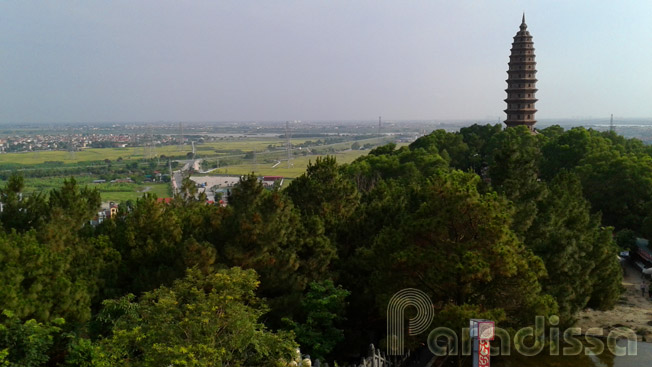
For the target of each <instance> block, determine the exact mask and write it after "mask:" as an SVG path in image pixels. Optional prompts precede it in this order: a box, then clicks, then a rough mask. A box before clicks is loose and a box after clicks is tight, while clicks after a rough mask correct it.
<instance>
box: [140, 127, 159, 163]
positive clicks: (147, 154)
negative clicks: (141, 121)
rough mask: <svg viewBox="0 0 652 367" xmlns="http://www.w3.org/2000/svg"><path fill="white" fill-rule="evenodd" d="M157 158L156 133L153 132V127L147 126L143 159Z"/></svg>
mask: <svg viewBox="0 0 652 367" xmlns="http://www.w3.org/2000/svg"><path fill="white" fill-rule="evenodd" d="M155 156H156V146H155V145H154V133H153V132H152V125H149V126H147V132H146V133H145V143H144V144H143V157H144V158H145V159H152V158H154V157H155Z"/></svg>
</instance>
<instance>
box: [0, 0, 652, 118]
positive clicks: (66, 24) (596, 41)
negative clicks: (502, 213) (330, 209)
mask: <svg viewBox="0 0 652 367" xmlns="http://www.w3.org/2000/svg"><path fill="white" fill-rule="evenodd" d="M523 12H525V14H526V23H527V25H528V30H529V31H530V32H531V34H532V36H533V37H534V39H533V40H534V47H535V49H536V61H537V69H538V73H537V78H538V79H539V82H538V83H537V87H538V88H539V92H538V93H537V97H538V98H539V102H538V103H537V105H536V107H537V108H538V110H539V112H538V113H537V118H538V119H555V118H559V119H561V118H590V117H595V118H606V117H608V116H609V115H610V114H614V116H618V117H624V118H625V117H628V118H648V117H650V118H652V2H651V1H634V0H623V1H613V0H610V1H601V0H590V1H589V0H572V1H570V0H564V1H557V0H540V1H516V0H474V1H471V0H393V1H389V0H283V1H281V0H258V1H250V0H229V1H227V0H212V1H200V0H193V1H178V0H175V1H168V0H151V1H150V0H136V1H134V0H126V1H121V0H111V1H108V0H105V1H100V0H83V1H72V0H70V1H29V0H21V1H6V2H1V3H0V123H3V124H10V123H24V122H47V123H55V122H136V121H141V122H158V121H166V122H174V121H188V122H202V121H285V120H313V121H314V120H320V121H325V120H375V119H377V118H378V116H383V120H466V119H478V120H483V119H484V120H490V121H497V120H498V119H499V118H501V119H504V113H503V112H502V111H503V110H504V109H505V102H504V101H503V99H505V97H506V94H505V91H504V89H505V88H506V86H507V84H506V82H505V79H506V77H507V73H506V70H507V62H508V61H509V49H510V47H511V42H512V41H513V37H514V35H515V34H516V32H517V31H518V27H519V25H520V22H521V15H522V13H523Z"/></svg>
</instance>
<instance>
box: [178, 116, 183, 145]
mask: <svg viewBox="0 0 652 367" xmlns="http://www.w3.org/2000/svg"><path fill="white" fill-rule="evenodd" d="M178 150H179V151H182V150H183V122H180V123H179V148H178Z"/></svg>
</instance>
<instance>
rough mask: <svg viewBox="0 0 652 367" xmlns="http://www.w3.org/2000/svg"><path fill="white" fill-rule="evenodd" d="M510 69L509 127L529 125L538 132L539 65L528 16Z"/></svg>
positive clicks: (520, 33) (519, 34) (511, 59)
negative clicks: (536, 115) (536, 127)
mask: <svg viewBox="0 0 652 367" xmlns="http://www.w3.org/2000/svg"><path fill="white" fill-rule="evenodd" d="M508 65H509V69H508V70H507V80H506V82H507V89H505V92H507V99H505V102H506V103H507V109H506V110H505V113H506V114H507V119H506V120H505V124H506V125H507V126H508V127H512V126H518V125H525V126H527V127H528V128H529V129H530V130H534V124H535V123H536V122H537V120H535V119H534V114H535V113H536V112H537V110H536V109H535V107H534V104H535V103H536V102H537V99H536V97H535V94H536V92H537V90H538V89H537V88H536V83H537V79H536V73H537V70H536V65H537V63H536V61H535V56H534V42H533V41H532V35H530V32H529V31H528V30H527V25H526V24H525V13H523V18H522V23H521V27H520V30H519V31H518V32H517V33H516V36H514V42H513V43H512V49H511V55H510V56H509V64H508Z"/></svg>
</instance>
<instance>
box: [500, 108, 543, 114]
mask: <svg viewBox="0 0 652 367" xmlns="http://www.w3.org/2000/svg"><path fill="white" fill-rule="evenodd" d="M537 111H538V110H537V109H534V108H522V109H506V110H503V112H505V113H511V114H515V113H529V114H534V113H536V112H537Z"/></svg>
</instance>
